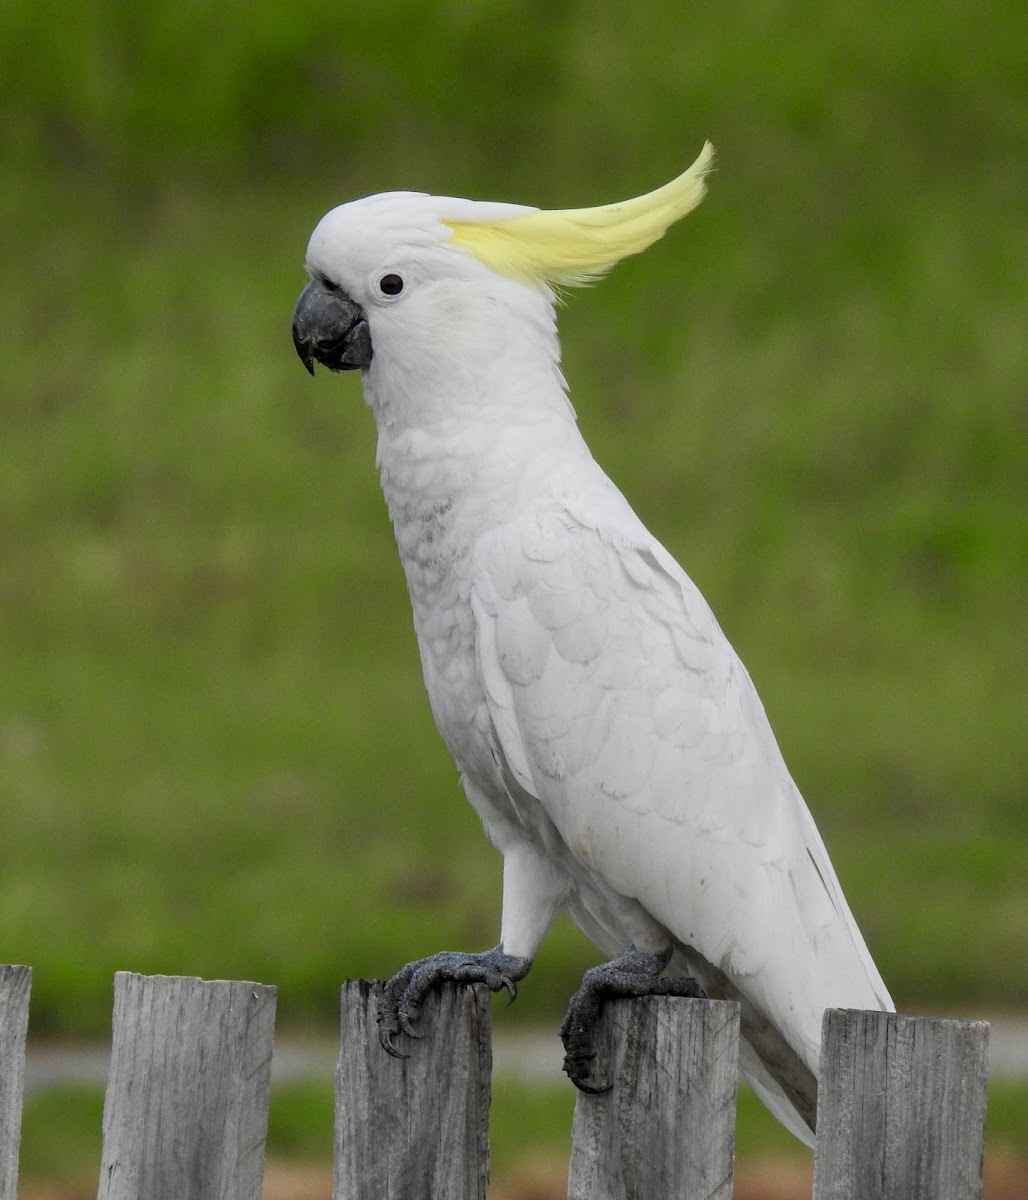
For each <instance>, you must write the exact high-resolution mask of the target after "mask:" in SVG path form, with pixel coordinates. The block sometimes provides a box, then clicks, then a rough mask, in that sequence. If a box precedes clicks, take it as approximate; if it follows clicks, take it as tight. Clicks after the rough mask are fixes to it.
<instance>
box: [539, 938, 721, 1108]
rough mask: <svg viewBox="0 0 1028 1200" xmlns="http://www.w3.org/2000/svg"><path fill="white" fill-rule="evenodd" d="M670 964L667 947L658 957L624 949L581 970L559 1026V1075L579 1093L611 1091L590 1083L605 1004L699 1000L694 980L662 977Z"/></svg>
mask: <svg viewBox="0 0 1028 1200" xmlns="http://www.w3.org/2000/svg"><path fill="white" fill-rule="evenodd" d="M670 961H671V948H670V947H669V948H668V949H667V950H661V951H659V952H658V953H657V954H646V953H645V952H644V951H642V950H637V949H636V948H635V947H634V946H629V947H628V949H627V950H626V951H625V952H624V954H622V955H621V956H620V957H619V958H615V959H613V960H612V961H611V962H608V963H603V964H602V966H599V967H590V968H589V970H588V971H586V973H585V975H584V976H583V977H582V982H581V984H580V986H579V988H578V991H577V992H575V994H574V995H573V996H572V997H571V1003H570V1004H569V1005H568V1010H567V1012H566V1013H565V1014H564V1020H563V1021H562V1022H561V1026H560V1037H561V1041H562V1042H563V1043H564V1071H565V1073H566V1074H567V1076H568V1078H569V1079H570V1080H571V1082H572V1083H573V1084H574V1085H575V1087H576V1088H578V1090H579V1091H580V1092H589V1093H590V1094H592V1095H599V1094H600V1093H601V1092H607V1091H609V1090H610V1089H611V1087H612V1086H613V1084H612V1083H595V1082H591V1081H590V1079H589V1076H590V1073H591V1069H592V1064H593V1060H594V1059H595V1058H596V1048H595V1041H596V1029H597V1025H598V1023H599V1019H600V1013H601V1011H602V1010H603V1005H604V1004H605V1003H606V1002H607V1001H608V1000H616V999H620V998H622V997H627V996H691V997H694V998H695V997H700V998H702V997H703V991H702V989H701V988H700V985H699V984H698V983H697V982H696V980H695V979H691V978H689V977H688V976H677V977H666V976H663V975H662V974H661V972H662V971H663V970H664V968H665V967H666V966H667V965H668V963H669V962H670Z"/></svg>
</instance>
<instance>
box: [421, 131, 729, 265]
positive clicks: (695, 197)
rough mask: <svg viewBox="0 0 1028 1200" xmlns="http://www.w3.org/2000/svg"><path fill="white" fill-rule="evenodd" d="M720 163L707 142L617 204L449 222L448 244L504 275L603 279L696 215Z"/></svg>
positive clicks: (446, 222)
mask: <svg viewBox="0 0 1028 1200" xmlns="http://www.w3.org/2000/svg"><path fill="white" fill-rule="evenodd" d="M713 160H714V147H713V146H712V145H711V144H710V142H705V143H704V146H703V149H702V150H701V151H700V156H699V158H697V159H696V161H695V162H694V163H693V164H692V166H691V167H690V168H689V169H688V170H687V171H685V172H683V174H681V175H679V176H678V178H677V179H672V180H671V182H670V183H666V184H664V186H663V187H660V188H657V190H656V191H654V192H647V194H646V195H645V196H637V197H636V198H635V199H634V200H623V201H621V202H620V203H619V204H605V205H602V206H600V207H599V208H565V209H555V210H553V211H551V212H545V211H539V212H529V213H522V214H520V215H518V216H515V217H507V218H504V219H502V220H498V221H457V220H454V221H444V222H443V224H444V225H447V226H448V227H449V228H450V229H451V230H452V231H453V232H452V235H451V237H450V239H449V240H450V241H451V242H453V243H454V244H455V245H457V246H461V247H463V248H464V249H465V250H467V251H468V253H469V254H473V255H474V256H475V258H477V259H478V260H479V261H480V262H483V263H485V265H486V266H487V267H491V268H492V269H493V270H494V271H497V272H499V273H500V274H501V275H506V276H508V277H509V278H511V279H517V280H519V281H521V282H523V283H545V284H549V285H551V286H553V287H558V288H559V287H573V286H576V285H579V284H583V283H588V282H589V281H590V280H593V279H597V278H598V277H599V276H600V275H602V274H603V273H604V272H605V271H609V270H610V268H611V267H613V266H614V264H615V263H618V262H620V261H621V259H623V258H627V257H628V256H629V255H631V254H638V253H639V252H640V251H642V250H645V249H646V247H647V246H651V245H652V244H653V243H654V242H655V241H657V240H658V239H659V238H662V237H663V236H664V233H665V232H666V231H667V229H668V228H669V226H671V225H673V224H674V223H675V221H677V220H679V219H680V218H681V217H684V216H685V214H686V213H688V212H691V211H692V209H694V208H695V207H696V205H697V204H699V202H700V201H701V200H702V199H703V197H704V195H705V193H706V190H707V188H706V185H705V184H704V182H703V178H704V176H705V175H706V174H707V172H708V171H709V170H710V168H711V165H712V163H713Z"/></svg>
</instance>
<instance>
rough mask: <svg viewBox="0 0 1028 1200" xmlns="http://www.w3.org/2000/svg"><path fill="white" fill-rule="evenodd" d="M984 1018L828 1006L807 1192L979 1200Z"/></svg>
mask: <svg viewBox="0 0 1028 1200" xmlns="http://www.w3.org/2000/svg"><path fill="white" fill-rule="evenodd" d="M988 1052H989V1026H988V1023H987V1022H985V1021H958V1020H952V1019H948V1018H938V1017H911V1016H905V1015H901V1014H896V1013H883V1012H861V1011H857V1010H851V1009H829V1010H828V1011H827V1012H826V1013H825V1017H824V1025H823V1032H822V1051H821V1081H820V1086H819V1089H818V1108H817V1133H818V1137H817V1151H816V1155H815V1160H814V1200H979V1197H980V1196H981V1194H982V1167H983V1155H984V1126H985V1094H986V1083H987V1071H988Z"/></svg>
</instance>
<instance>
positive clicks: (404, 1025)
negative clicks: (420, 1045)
mask: <svg viewBox="0 0 1028 1200" xmlns="http://www.w3.org/2000/svg"><path fill="white" fill-rule="evenodd" d="M397 1019H398V1020H399V1022H400V1028H401V1029H402V1030H403V1032H404V1033H405V1034H406V1035H407V1036H408V1037H411V1038H414V1040H415V1041H420V1039H421V1038H423V1037H424V1036H425V1035H424V1033H422V1031H421V1030H420V1029H416V1028H415V1027H414V1026H413V1025H412V1024H411V1021H412V1020H414V1021H416V1020H417V1016H414V1017H408V1016H407V1014H406V1013H400V1014H399V1016H398V1018H397Z"/></svg>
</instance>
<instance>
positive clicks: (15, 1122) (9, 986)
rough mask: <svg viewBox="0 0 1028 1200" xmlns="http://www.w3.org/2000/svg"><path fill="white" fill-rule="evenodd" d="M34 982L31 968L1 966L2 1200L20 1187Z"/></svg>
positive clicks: (12, 1195) (12, 1198) (0, 1182)
mask: <svg viewBox="0 0 1028 1200" xmlns="http://www.w3.org/2000/svg"><path fill="white" fill-rule="evenodd" d="M31 983H32V971H31V970H30V969H29V968H28V967H12V966H0V1200H15V1194H16V1192H17V1188H18V1143H19V1141H20V1139H21V1104H22V1089H23V1087H24V1085H25V1031H26V1030H27V1029H28V1023H29V989H30V987H31Z"/></svg>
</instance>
